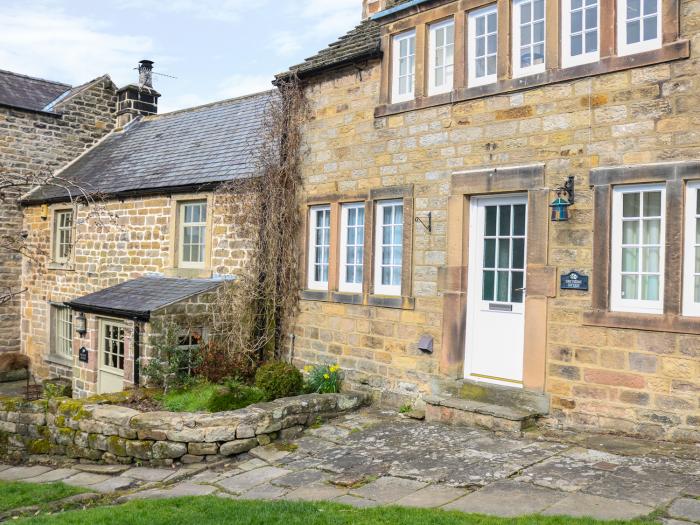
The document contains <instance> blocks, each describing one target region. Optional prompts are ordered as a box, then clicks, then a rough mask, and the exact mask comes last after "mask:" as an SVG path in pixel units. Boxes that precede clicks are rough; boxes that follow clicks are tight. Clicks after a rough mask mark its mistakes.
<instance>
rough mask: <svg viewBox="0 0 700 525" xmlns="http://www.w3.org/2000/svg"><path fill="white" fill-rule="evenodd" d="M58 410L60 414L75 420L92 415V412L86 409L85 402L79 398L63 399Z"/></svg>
mask: <svg viewBox="0 0 700 525" xmlns="http://www.w3.org/2000/svg"><path fill="white" fill-rule="evenodd" d="M58 411H59V412H60V414H62V415H64V416H66V417H69V418H71V419H72V420H73V421H80V420H81V419H86V418H87V417H89V416H90V412H88V411H87V410H85V402H84V401H82V400H77V399H67V400H65V401H63V402H62V403H61V405H60V406H59V407H58ZM59 417H60V416H59ZM64 424H65V423H64Z"/></svg>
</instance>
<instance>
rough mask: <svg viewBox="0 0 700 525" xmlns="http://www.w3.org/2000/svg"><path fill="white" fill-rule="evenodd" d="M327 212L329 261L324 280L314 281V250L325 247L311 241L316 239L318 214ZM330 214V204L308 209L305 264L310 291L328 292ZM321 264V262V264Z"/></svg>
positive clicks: (330, 240)
mask: <svg viewBox="0 0 700 525" xmlns="http://www.w3.org/2000/svg"><path fill="white" fill-rule="evenodd" d="M326 211H327V212H328V214H329V221H328V222H329V227H328V229H329V231H328V235H329V240H328V252H329V260H328V262H327V263H326V265H327V266H328V272H327V274H326V280H325V281H323V280H316V279H315V268H314V266H315V264H316V249H317V248H318V247H319V246H325V245H317V244H316V243H315V242H313V239H315V237H316V230H317V229H318V228H319V225H318V212H326ZM330 214H331V206H330V204H328V205H321V206H311V207H310V208H309V214H308V215H309V233H308V238H309V242H308V263H307V268H308V275H307V286H308V288H309V289H310V290H328V283H329V282H330V271H331V261H330V251H331V246H332V244H331V242H332V239H330V231H331V229H332V224H331V219H330ZM321 264H323V261H322V262H321Z"/></svg>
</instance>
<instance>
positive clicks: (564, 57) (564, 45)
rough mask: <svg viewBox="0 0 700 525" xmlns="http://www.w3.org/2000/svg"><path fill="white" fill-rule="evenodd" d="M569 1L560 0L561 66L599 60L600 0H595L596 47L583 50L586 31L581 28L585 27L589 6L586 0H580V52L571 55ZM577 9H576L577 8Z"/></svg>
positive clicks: (571, 65)
mask: <svg viewBox="0 0 700 525" xmlns="http://www.w3.org/2000/svg"><path fill="white" fill-rule="evenodd" d="M571 2H572V0H561V26H560V27H561V67H562V68H567V67H573V66H580V65H583V64H590V63H591V62H597V61H598V60H600V7H601V1H600V0H596V11H597V19H596V24H597V25H596V34H597V38H596V49H595V51H589V52H586V51H585V46H586V38H585V35H586V31H584V30H583V27H585V20H586V9H587V8H588V7H589V6H587V5H586V1H585V0H582V7H581V9H580V11H581V18H582V20H581V23H582V30H581V46H582V48H581V49H582V53H581V54H580V55H576V56H573V55H572V54H571V11H572V9H571ZM577 10H578V9H577Z"/></svg>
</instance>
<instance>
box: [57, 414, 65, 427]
mask: <svg viewBox="0 0 700 525" xmlns="http://www.w3.org/2000/svg"><path fill="white" fill-rule="evenodd" d="M55 423H56V426H57V427H65V426H66V416H56V419H55Z"/></svg>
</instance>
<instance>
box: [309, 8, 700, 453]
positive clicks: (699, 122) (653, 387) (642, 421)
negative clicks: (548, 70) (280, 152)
mask: <svg viewBox="0 0 700 525" xmlns="http://www.w3.org/2000/svg"><path fill="white" fill-rule="evenodd" d="M696 7H697V4H696V3H695V2H693V1H690V0H685V1H682V2H681V30H682V34H681V37H682V38H688V39H690V40H691V53H692V56H691V58H690V59H687V60H680V61H677V62H671V63H665V64H659V65H654V66H649V67H643V68H638V69H632V70H628V71H622V72H617V73H611V74H605V75H600V76H598V77H592V78H585V79H581V80H577V81H570V82H562V83H558V84H553V85H549V86H545V87H540V88H534V89H529V90H526V91H522V92H515V93H511V94H503V95H497V96H488V97H484V98H481V99H476V100H473V101H468V102H462V103H457V104H452V105H451V104H446V105H444V106H439V107H435V108H428V109H423V110H416V111H411V112H406V113H401V114H397V115H392V116H388V117H382V118H374V108H375V107H376V106H377V105H378V101H379V88H380V66H379V63H378V62H374V63H371V64H369V65H368V67H367V68H366V69H365V70H364V71H362V73H361V74H360V73H358V72H357V71H355V70H345V71H343V72H337V73H333V74H328V75H325V76H322V77H319V78H315V79H313V80H311V81H310V85H309V86H308V88H307V89H306V94H307V96H308V99H309V101H310V105H311V108H312V118H311V119H310V121H309V122H308V124H307V126H306V128H305V136H306V141H307V146H308V154H307V155H306V157H305V160H304V164H303V175H304V182H305V192H306V193H307V194H308V195H310V196H320V195H327V194H332V193H339V192H353V191H360V190H366V189H370V188H381V187H389V186H396V185H405V184H413V185H414V191H415V214H416V215H417V216H425V215H427V213H428V212H432V214H433V215H432V216H433V232H432V233H428V232H427V231H426V229H424V228H423V227H422V226H421V225H419V224H418V225H415V226H414V230H413V246H414V248H413V253H412V254H410V256H411V257H412V258H413V265H412V266H413V272H412V276H411V277H412V295H413V296H414V297H415V308H414V309H408V310H406V309H389V308H380V307H374V306H357V305H347V304H340V303H331V302H320V301H309V300H305V301H302V303H301V312H300V314H299V317H298V322H297V325H296V336H297V337H296V346H295V356H296V358H297V361H298V363H299V364H300V365H301V364H306V363H316V362H328V363H331V362H338V363H339V364H340V365H341V366H342V367H343V369H344V370H346V371H347V377H348V381H349V382H350V384H353V385H360V386H364V387H365V388H366V387H369V388H371V389H372V390H374V391H375V392H377V393H378V394H379V393H381V392H384V391H389V392H393V393H396V394H398V395H402V396H403V395H408V396H417V395H425V394H429V393H438V392H441V391H443V390H444V389H445V388H447V387H449V385H450V383H451V382H452V381H454V380H455V379H458V378H457V377H448V376H445V375H444V374H441V373H440V370H439V362H440V356H441V353H442V352H444V351H445V350H444V349H443V348H442V329H441V326H442V318H443V302H442V296H441V288H440V281H439V278H438V276H439V273H440V271H441V270H443V269H444V268H445V266H446V261H447V248H448V247H447V236H446V231H447V224H448V223H447V221H448V214H447V209H448V197H449V195H450V179H451V175H452V174H453V173H454V172H455V171H460V170H466V169H471V168H497V167H502V166H512V165H523V164H532V163H544V165H545V183H546V185H547V187H550V188H554V187H557V186H560V185H561V184H562V183H563V182H564V180H565V179H566V177H567V176H569V175H574V176H575V178H576V205H575V206H574V208H573V218H572V220H571V221H569V222H567V223H560V224H554V225H552V226H551V227H550V229H549V252H548V254H547V258H548V264H549V265H551V266H554V267H556V269H557V274H563V273H566V272H569V271H571V270H579V271H582V272H585V273H587V274H590V273H591V270H592V268H593V264H594V261H593V260H592V248H593V237H594V235H595V224H594V222H593V194H592V191H591V190H590V188H589V187H588V175H589V171H590V170H591V169H592V168H595V167H599V166H620V165H626V164H641V163H650V162H663V161H676V160H678V161H680V160H690V159H698V158H700V119H699V118H698V117H700V97H699V96H698V94H697V93H698V92H699V90H700V73H699V71H700V70H699V69H698V64H699V63H700V61H699V59H698V49H700V12H698V10H697V8H696ZM465 235H466V232H465ZM406 256H408V254H406ZM590 308H591V295H590V293H587V292H576V291H560V290H557V292H556V297H554V298H551V299H548V312H549V314H548V319H547V352H548V354H547V364H546V371H545V372H546V374H547V378H546V392H548V393H549V394H551V396H552V406H551V417H550V419H549V420H548V421H547V423H548V424H550V425H554V426H566V427H568V428H572V427H573V428H586V429H593V430H610V431H623V432H626V433H631V434H635V435H641V436H646V437H652V438H660V439H679V440H690V441H700V337H698V336H693V335H684V334H673V333H655V332H646V331H642V330H629V329H609V328H601V327H591V326H585V325H584V324H583V313H584V312H586V311H588V310H590ZM422 334H428V335H432V336H433V337H434V341H435V352H434V353H433V354H432V355H426V354H423V353H421V352H420V351H419V350H418V349H417V347H416V343H417V341H418V338H419V337H420V335H422Z"/></svg>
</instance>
